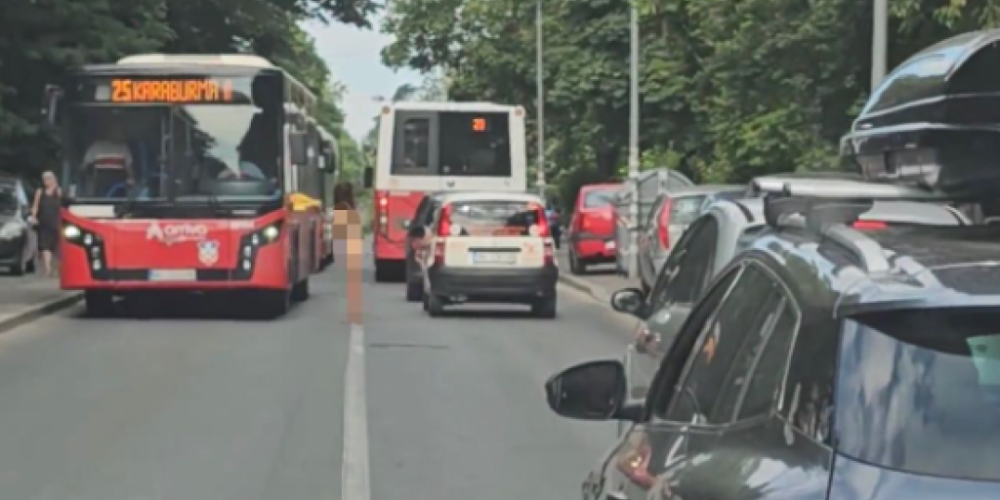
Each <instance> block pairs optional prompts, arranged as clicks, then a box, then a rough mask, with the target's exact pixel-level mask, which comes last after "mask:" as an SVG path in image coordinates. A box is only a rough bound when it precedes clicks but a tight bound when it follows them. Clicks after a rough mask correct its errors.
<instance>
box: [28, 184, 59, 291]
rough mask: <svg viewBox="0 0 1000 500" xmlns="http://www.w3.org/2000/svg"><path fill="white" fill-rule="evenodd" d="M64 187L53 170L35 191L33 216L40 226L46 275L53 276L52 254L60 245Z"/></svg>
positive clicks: (40, 243)
mask: <svg viewBox="0 0 1000 500" xmlns="http://www.w3.org/2000/svg"><path fill="white" fill-rule="evenodd" d="M61 198H62V188H60V187H59V181H58V180H56V175H55V174H54V173H52V172H51V171H46V172H45V173H43V174H42V187H41V188H39V189H38V191H35V201H34V203H33V204H32V207H31V217H32V220H33V221H34V222H35V224H36V226H37V227H38V249H39V250H40V251H41V252H42V264H43V265H44V266H45V275H46V276H52V254H53V253H55V252H56V250H57V248H58V245H59V209H60V208H59V207H60V206H61V203H60V201H61Z"/></svg>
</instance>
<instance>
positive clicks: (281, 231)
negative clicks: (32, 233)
mask: <svg viewBox="0 0 1000 500" xmlns="http://www.w3.org/2000/svg"><path fill="white" fill-rule="evenodd" d="M63 226H64V227H63V235H62V237H61V241H60V250H61V252H62V272H61V273H60V274H61V284H62V288H63V289H67V290H82V289H112V290H139V289H156V288H159V289H196V290H209V289H287V288H288V287H289V276H288V270H289V267H290V266H289V265H288V256H289V252H290V251H291V250H292V248H290V247H291V246H293V242H291V241H290V239H289V238H288V237H287V234H288V232H289V229H291V228H290V227H289V226H288V222H287V220H286V218H285V214H284V212H281V211H279V212H275V213H272V214H269V215H267V216H264V217H261V218H259V219H255V220H248V219H241V220H232V219H226V220H205V219H179V220H168V219H155V220H152V219H145V220H143V219H132V220H128V219H104V220H93V219H86V218H81V217H77V216H74V215H72V214H69V213H68V212H65V211H64V213H63ZM310 240H312V238H310Z"/></svg>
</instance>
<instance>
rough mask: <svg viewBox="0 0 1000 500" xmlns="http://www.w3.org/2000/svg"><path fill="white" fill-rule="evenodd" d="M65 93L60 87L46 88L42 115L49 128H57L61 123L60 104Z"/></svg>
mask: <svg viewBox="0 0 1000 500" xmlns="http://www.w3.org/2000/svg"><path fill="white" fill-rule="evenodd" d="M62 96H63V91H62V88H60V87H59V86H58V85H46V86H45V100H44V103H43V105H42V115H43V116H45V122H46V124H48V125H49V126H53V127H54V126H55V125H56V123H57V122H58V121H59V102H60V101H62Z"/></svg>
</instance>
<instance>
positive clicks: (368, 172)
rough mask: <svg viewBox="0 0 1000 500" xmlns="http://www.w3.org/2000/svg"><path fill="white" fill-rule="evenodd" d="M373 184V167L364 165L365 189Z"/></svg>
mask: <svg viewBox="0 0 1000 500" xmlns="http://www.w3.org/2000/svg"><path fill="white" fill-rule="evenodd" d="M374 184H375V169H374V168H371V167H365V179H364V186H365V189H371V188H372V185H374Z"/></svg>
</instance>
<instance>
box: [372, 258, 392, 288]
mask: <svg viewBox="0 0 1000 500" xmlns="http://www.w3.org/2000/svg"><path fill="white" fill-rule="evenodd" d="M391 267H392V266H391V265H390V263H389V262H387V261H385V260H376V261H375V282H376V283H388V282H389V281H392V269H391Z"/></svg>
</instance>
